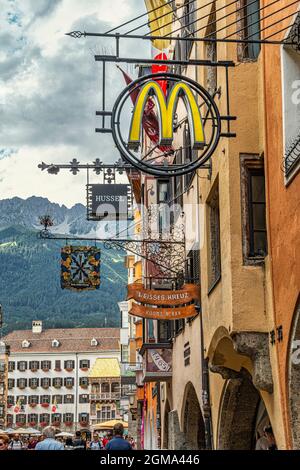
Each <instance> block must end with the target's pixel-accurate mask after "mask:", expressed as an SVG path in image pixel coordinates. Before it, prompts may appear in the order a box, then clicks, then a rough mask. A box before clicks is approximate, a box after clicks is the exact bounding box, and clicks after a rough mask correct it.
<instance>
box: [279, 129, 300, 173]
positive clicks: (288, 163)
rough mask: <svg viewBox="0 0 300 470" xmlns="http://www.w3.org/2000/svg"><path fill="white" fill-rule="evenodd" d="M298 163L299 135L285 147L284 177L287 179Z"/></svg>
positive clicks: (299, 152)
mask: <svg viewBox="0 0 300 470" xmlns="http://www.w3.org/2000/svg"><path fill="white" fill-rule="evenodd" d="M299 161H300V134H298V135H297V137H295V139H293V140H292V142H291V143H290V145H288V146H287V148H286V150H285V155H284V161H283V169H284V172H285V175H286V176H287V177H288V176H289V175H290V174H291V173H292V172H293V170H294V169H295V168H296V166H297V164H298V163H299Z"/></svg>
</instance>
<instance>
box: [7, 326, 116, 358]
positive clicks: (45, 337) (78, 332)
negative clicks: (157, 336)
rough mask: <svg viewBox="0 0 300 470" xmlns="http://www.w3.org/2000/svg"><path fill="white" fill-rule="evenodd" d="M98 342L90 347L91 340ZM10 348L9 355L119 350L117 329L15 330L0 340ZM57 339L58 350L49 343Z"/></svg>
mask: <svg viewBox="0 0 300 470" xmlns="http://www.w3.org/2000/svg"><path fill="white" fill-rule="evenodd" d="M93 338H95V339H96V340H97V341H98V345H97V346H92V345H91V340H92V339H93ZM2 339H3V341H5V343H6V344H8V345H9V346H10V353H18V352H22V353H24V354H26V353H33V352H41V353H42V352H48V353H50V352H51V353H55V352H57V353H59V352H95V351H112V350H113V351H116V350H119V349H120V329H119V328H62V329H56V328H53V329H48V330H43V331H42V332H41V333H32V330H15V331H12V332H11V333H9V334H8V335H6V336H5V337H4V338H2ZM54 339H57V340H58V341H59V343H60V345H59V347H58V348H53V347H52V345H51V343H52V341H53V340H54ZM24 340H27V341H29V342H30V347H29V348H22V342H23V341H24Z"/></svg>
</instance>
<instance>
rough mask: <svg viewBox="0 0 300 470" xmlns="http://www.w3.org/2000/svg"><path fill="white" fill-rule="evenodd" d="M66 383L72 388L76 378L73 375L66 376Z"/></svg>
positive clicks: (66, 385)
mask: <svg viewBox="0 0 300 470" xmlns="http://www.w3.org/2000/svg"><path fill="white" fill-rule="evenodd" d="M64 385H65V387H67V388H72V387H73V386H74V379H73V377H66V378H65V380H64Z"/></svg>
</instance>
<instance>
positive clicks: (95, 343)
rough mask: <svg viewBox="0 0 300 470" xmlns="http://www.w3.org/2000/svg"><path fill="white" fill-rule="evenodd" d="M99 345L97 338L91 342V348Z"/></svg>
mask: <svg viewBox="0 0 300 470" xmlns="http://www.w3.org/2000/svg"><path fill="white" fill-rule="evenodd" d="M98 344H99V343H98V340H96V338H93V339H92V340H91V346H98Z"/></svg>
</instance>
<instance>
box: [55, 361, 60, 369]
mask: <svg viewBox="0 0 300 470" xmlns="http://www.w3.org/2000/svg"><path fill="white" fill-rule="evenodd" d="M55 370H57V371H59V370H61V364H60V361H55Z"/></svg>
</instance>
